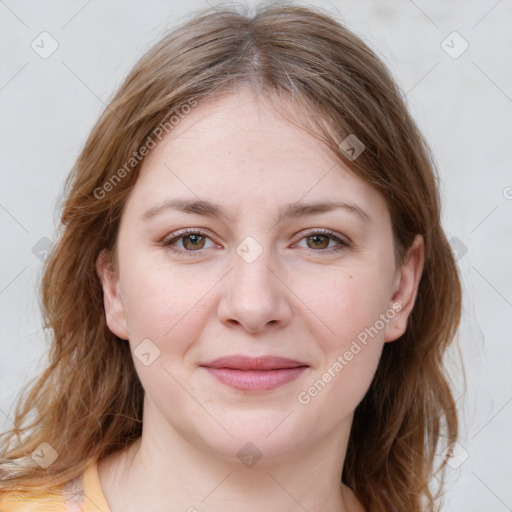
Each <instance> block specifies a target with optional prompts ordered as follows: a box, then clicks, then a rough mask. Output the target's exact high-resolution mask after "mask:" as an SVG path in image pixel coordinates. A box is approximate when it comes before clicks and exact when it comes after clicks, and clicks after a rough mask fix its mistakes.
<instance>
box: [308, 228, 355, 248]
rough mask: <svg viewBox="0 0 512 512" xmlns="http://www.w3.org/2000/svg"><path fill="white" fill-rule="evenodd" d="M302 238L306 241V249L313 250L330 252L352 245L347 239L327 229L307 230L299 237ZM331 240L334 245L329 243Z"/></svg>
mask: <svg viewBox="0 0 512 512" xmlns="http://www.w3.org/2000/svg"><path fill="white" fill-rule="evenodd" d="M302 240H305V241H306V249H312V250H313V252H322V253H325V252H328V253H330V252H333V251H339V250H341V249H343V248H347V247H351V246H352V244H351V243H350V242H349V241H348V240H343V239H341V238H340V237H339V236H337V235H336V233H334V232H333V231H330V230H328V229H317V230H312V231H309V232H307V233H306V234H305V236H304V237H303V238H301V241H302ZM331 242H334V245H331Z"/></svg>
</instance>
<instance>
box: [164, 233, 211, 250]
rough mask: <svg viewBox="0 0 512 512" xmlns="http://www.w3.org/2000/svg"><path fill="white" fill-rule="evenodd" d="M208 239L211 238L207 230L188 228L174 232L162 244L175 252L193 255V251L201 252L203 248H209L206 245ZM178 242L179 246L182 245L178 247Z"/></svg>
mask: <svg viewBox="0 0 512 512" xmlns="http://www.w3.org/2000/svg"><path fill="white" fill-rule="evenodd" d="M207 240H210V238H209V237H208V235H207V233H206V232H204V231H202V230H200V229H187V230H184V231H181V232H179V233H174V234H173V236H172V237H171V238H167V239H165V240H164V241H163V242H162V245H163V246H164V247H168V248H169V249H170V250H172V251H174V252H179V253H182V254H183V253H185V254H188V255H193V253H199V252H200V251H201V250H202V249H206V248H208V247H205V245H206V241H207ZM210 241H211V240H210ZM176 243H177V245H178V246H179V245H181V247H177V246H176ZM210 247H212V246H210Z"/></svg>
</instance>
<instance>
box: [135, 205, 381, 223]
mask: <svg viewBox="0 0 512 512" xmlns="http://www.w3.org/2000/svg"><path fill="white" fill-rule="evenodd" d="M336 209H343V210H346V211H348V212H351V213H353V214H355V215H357V216H359V217H360V218H362V219H363V220H364V221H365V222H371V218H370V216H369V215H368V214H367V213H366V212H365V211H364V210H363V209H362V208H361V207H359V206H357V205H356V204H354V203H350V202H347V201H318V202H312V203H305V202H297V203H290V204H287V205H284V206H283V207H281V208H280V209H279V212H278V219H277V222H278V223H279V222H281V221H283V220H284V219H288V218H300V217H306V216H308V215H316V214H319V213H326V212H330V211H332V210H336ZM166 210H178V211H181V212H184V213H191V214H197V215H203V216H205V217H212V218H220V219H224V220H227V221H230V222H232V221H233V216H232V215H230V214H229V213H228V211H227V210H226V209H225V208H223V207H222V206H220V205H218V204H214V203H211V202H209V201H204V200H201V199H164V200H163V201H161V202H159V203H158V204H156V205H155V206H153V207H151V208H149V210H147V211H146V212H145V213H144V214H143V215H142V216H141V220H144V221H147V220H149V219H151V218H153V217H155V216H156V215H158V214H159V213H161V212H163V211H166Z"/></svg>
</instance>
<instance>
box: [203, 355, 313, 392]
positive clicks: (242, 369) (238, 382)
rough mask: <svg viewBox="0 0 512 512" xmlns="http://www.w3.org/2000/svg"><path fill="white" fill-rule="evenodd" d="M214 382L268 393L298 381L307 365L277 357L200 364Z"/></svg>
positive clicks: (231, 358) (235, 358) (225, 359)
mask: <svg viewBox="0 0 512 512" xmlns="http://www.w3.org/2000/svg"><path fill="white" fill-rule="evenodd" d="M200 366H201V367H203V368H205V369H206V370H208V372H209V373H210V374H211V375H212V376H214V377H215V378H216V379H217V380H219V381H220V382H222V383H223V384H226V385H227V386H230V387H232V388H235V389H238V390H242V391H268V390H271V389H276V388H278V387H280V386H283V385H284V384H287V383H289V382H292V381H293V380H295V379H297V378H298V377H299V376H300V375H301V374H302V372H304V371H305V370H306V369H307V368H309V365H307V364H306V363H304V362H302V361H296V360H293V359H288V358H284V357H278V356H264V357H247V356H242V355H234V356H226V357H221V358H219V359H215V360H213V361H209V362H207V363H203V364H201V365H200Z"/></svg>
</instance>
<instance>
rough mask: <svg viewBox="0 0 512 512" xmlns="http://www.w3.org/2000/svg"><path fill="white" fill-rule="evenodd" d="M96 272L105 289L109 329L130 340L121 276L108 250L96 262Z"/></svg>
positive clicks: (104, 295) (104, 302) (105, 305)
mask: <svg viewBox="0 0 512 512" xmlns="http://www.w3.org/2000/svg"><path fill="white" fill-rule="evenodd" d="M96 272H97V273H98V277H99V278H100V281H101V285H102V287H103V304H104V307H105V317H106V319H107V325H108V327H109V329H110V330H111V331H112V332H113V333H114V334H115V335H116V336H118V337H119V338H121V339H123V340H128V334H129V333H128V327H127V324H126V317H125V311H124V303H123V297H122V294H121V290H120V288H119V274H118V272H117V270H116V269H115V268H114V264H113V263H112V257H111V255H110V253H109V252H108V251H107V250H105V249H104V250H103V251H101V253H100V255H99V256H98V259H97V260H96Z"/></svg>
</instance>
